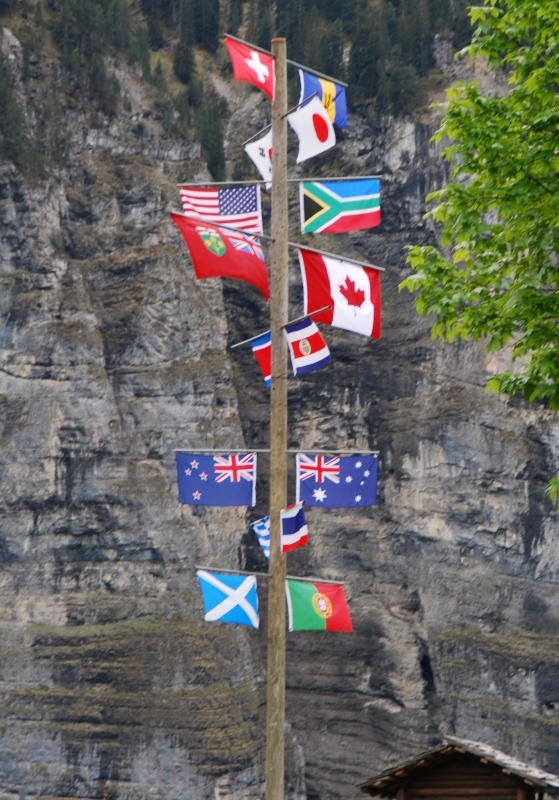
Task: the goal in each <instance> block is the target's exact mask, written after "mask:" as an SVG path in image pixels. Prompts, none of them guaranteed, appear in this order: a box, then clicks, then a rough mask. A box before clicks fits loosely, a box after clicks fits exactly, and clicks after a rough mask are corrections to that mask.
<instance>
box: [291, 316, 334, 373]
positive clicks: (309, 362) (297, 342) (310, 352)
mask: <svg viewBox="0 0 559 800" xmlns="http://www.w3.org/2000/svg"><path fill="white" fill-rule="evenodd" d="M284 332H285V337H286V339H287V344H288V345H289V353H290V355H291V364H292V366H293V374H294V375H303V374H304V373H305V372H314V370H315V369H321V367H326V366H327V365H328V364H329V363H330V361H331V360H332V357H331V356H330V350H329V349H328V345H327V344H326V342H325V341H324V338H323V336H322V334H321V333H320V331H319V330H318V328H317V327H316V324H315V323H314V322H313V321H312V320H311V319H309V318H308V317H307V318H306V319H304V320H301V322H295V323H293V325H286V326H285V328H284Z"/></svg>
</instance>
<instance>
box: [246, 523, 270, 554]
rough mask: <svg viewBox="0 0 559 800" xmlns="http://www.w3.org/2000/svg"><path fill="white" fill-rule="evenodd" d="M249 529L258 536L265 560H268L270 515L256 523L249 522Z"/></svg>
mask: <svg viewBox="0 0 559 800" xmlns="http://www.w3.org/2000/svg"><path fill="white" fill-rule="evenodd" d="M250 527H251V528H252V530H253V531H254V532H255V534H256V535H257V536H258V541H259V542H260V547H261V548H262V550H263V551H264V555H265V556H266V558H270V515H269V514H268V516H267V517H262V519H257V520H256V522H251V523H250Z"/></svg>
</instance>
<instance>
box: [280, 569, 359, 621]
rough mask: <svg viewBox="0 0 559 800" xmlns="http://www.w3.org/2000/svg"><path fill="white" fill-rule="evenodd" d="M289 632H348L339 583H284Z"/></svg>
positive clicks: (343, 596) (347, 612)
mask: <svg viewBox="0 0 559 800" xmlns="http://www.w3.org/2000/svg"><path fill="white" fill-rule="evenodd" d="M285 594H286V595H287V610H288V615H289V630H290V631H352V630H353V626H352V624H351V616H350V613H349V608H348V606H347V601H346V599H345V594H344V590H343V587H342V585H341V584H340V583H311V582H310V581H296V580H291V579H288V580H286V582H285Z"/></svg>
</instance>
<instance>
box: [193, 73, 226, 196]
mask: <svg viewBox="0 0 559 800" xmlns="http://www.w3.org/2000/svg"><path fill="white" fill-rule="evenodd" d="M226 110H227V106H226V104H225V101H224V100H223V99H222V98H221V97H219V95H218V94H217V92H216V91H215V90H214V89H213V88H211V87H210V88H208V89H206V91H205V92H204V98H203V101H202V103H201V105H200V107H199V108H198V112H197V120H196V129H197V133H198V138H199V140H200V142H201V143H202V155H203V156H204V158H205V159H206V161H207V163H208V169H209V171H210V173H211V175H212V178H213V179H214V180H216V181H219V180H223V179H224V177H225V150H224V147H223V117H224V116H225V112H226Z"/></svg>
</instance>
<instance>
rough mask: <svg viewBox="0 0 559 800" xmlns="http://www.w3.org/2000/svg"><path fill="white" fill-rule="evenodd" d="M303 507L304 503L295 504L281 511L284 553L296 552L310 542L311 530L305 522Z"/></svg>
mask: <svg viewBox="0 0 559 800" xmlns="http://www.w3.org/2000/svg"><path fill="white" fill-rule="evenodd" d="M303 505H304V503H303V502H300V503H294V504H293V505H292V506H287V508H282V510H281V511H280V520H281V551H282V553H287V552H288V551H289V550H296V549H297V548H298V547H302V546H303V545H304V544H307V542H308V541H309V529H308V527H307V522H306V520H305V512H304V511H303Z"/></svg>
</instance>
